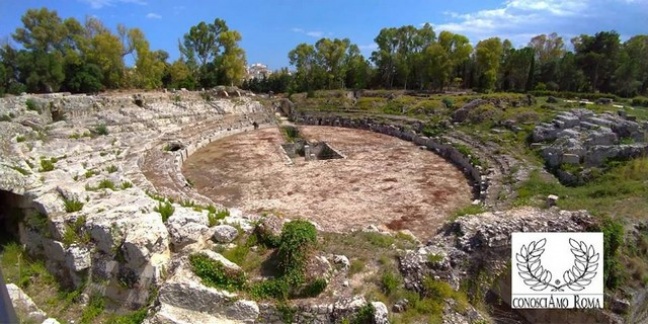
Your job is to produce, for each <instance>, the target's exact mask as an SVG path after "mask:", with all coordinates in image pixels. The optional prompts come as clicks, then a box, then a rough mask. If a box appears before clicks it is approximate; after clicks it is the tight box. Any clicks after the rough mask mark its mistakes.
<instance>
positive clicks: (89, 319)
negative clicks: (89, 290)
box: [79, 294, 105, 324]
mask: <svg viewBox="0 0 648 324" xmlns="http://www.w3.org/2000/svg"><path fill="white" fill-rule="evenodd" d="M104 308H105V304H104V299H103V297H102V296H100V295H96V294H93V295H91V296H90V301H89V302H88V305H87V306H86V307H84V308H83V312H82V313H81V319H80V320H79V323H81V324H86V323H93V322H94V319H95V318H97V316H99V315H101V313H103V311H104Z"/></svg>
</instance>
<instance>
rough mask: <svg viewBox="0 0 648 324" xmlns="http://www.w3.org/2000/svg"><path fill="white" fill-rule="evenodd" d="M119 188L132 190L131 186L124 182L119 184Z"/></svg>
mask: <svg viewBox="0 0 648 324" xmlns="http://www.w3.org/2000/svg"><path fill="white" fill-rule="evenodd" d="M121 188H122V189H124V190H125V189H128V188H133V184H132V183H130V182H128V181H124V182H122V183H121Z"/></svg>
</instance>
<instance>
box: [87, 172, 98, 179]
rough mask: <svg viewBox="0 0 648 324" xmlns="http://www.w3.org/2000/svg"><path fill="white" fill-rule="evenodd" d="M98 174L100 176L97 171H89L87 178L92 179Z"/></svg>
mask: <svg viewBox="0 0 648 324" xmlns="http://www.w3.org/2000/svg"><path fill="white" fill-rule="evenodd" d="M96 174H98V173H97V172H96V171H93V170H88V171H86V172H85V177H86V179H88V178H92V176H94V175H96Z"/></svg>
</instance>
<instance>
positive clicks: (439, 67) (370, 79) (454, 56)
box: [288, 24, 648, 97]
mask: <svg viewBox="0 0 648 324" xmlns="http://www.w3.org/2000/svg"><path fill="white" fill-rule="evenodd" d="M374 41H375V43H376V46H377V49H376V50H375V51H373V52H372V53H371V56H370V57H369V58H365V57H363V55H362V54H360V51H359V50H358V46H357V45H355V44H351V42H350V41H349V40H348V39H342V40H340V39H328V38H322V39H320V40H319V41H317V42H316V43H315V44H314V45H311V44H305V43H304V44H299V45H297V46H296V47H295V48H294V49H293V50H291V51H290V53H289V54H288V57H289V59H290V64H291V65H292V66H294V67H295V69H296V73H295V74H294V75H293V78H294V80H293V82H292V89H288V90H292V91H313V90H318V89H340V88H349V89H354V88H355V89H357V88H385V89H394V88H400V89H414V90H436V91H440V90H444V89H447V88H449V87H450V88H464V89H466V88H467V89H475V90H478V91H484V92H491V91H514V92H525V91H531V90H549V91H569V92H603V93H614V94H617V95H621V96H627V97H629V96H636V95H646V93H647V89H648V35H637V36H634V37H631V38H630V39H628V40H627V41H625V42H621V39H620V36H619V34H618V33H616V32H615V31H603V32H599V33H596V34H595V35H580V36H578V37H574V38H572V39H571V40H570V43H571V45H572V46H571V47H572V48H571V49H568V48H567V45H566V44H565V41H564V39H563V38H562V37H560V36H559V35H557V34H556V33H552V34H549V35H546V34H542V35H538V36H535V37H533V38H532V39H531V40H530V41H529V43H528V45H527V46H525V47H523V48H515V47H514V46H513V44H512V43H511V41H509V40H507V39H505V40H502V39H500V38H498V37H492V38H488V39H484V40H481V41H479V42H478V43H477V44H476V45H475V46H474V47H473V46H472V45H471V44H470V42H469V40H468V38H467V37H466V36H464V35H461V34H456V33H452V32H449V31H441V32H440V33H438V34H437V33H436V32H435V31H434V30H433V28H432V26H430V25H429V24H426V25H424V26H422V27H421V28H416V27H414V26H402V27H399V28H383V29H382V30H380V32H379V34H378V36H376V38H375V40H374Z"/></svg>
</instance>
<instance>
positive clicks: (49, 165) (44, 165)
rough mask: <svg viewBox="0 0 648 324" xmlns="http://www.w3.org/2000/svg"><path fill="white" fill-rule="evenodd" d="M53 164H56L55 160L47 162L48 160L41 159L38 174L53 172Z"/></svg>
mask: <svg viewBox="0 0 648 324" xmlns="http://www.w3.org/2000/svg"><path fill="white" fill-rule="evenodd" d="M54 163H56V160H55V159H54V158H52V159H50V160H48V159H41V160H40V165H41V167H40V170H39V171H40V172H49V171H52V170H54Z"/></svg>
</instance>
